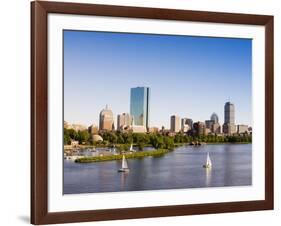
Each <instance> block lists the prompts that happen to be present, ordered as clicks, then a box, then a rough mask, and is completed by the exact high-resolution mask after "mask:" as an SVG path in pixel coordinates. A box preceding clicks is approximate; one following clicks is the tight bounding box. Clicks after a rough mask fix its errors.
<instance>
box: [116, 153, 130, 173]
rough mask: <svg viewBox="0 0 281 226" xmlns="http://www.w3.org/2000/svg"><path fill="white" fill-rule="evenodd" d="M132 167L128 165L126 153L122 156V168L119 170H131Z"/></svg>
mask: <svg viewBox="0 0 281 226" xmlns="http://www.w3.org/2000/svg"><path fill="white" fill-rule="evenodd" d="M129 171H130V169H129V167H128V163H127V160H126V158H125V155H123V158H122V168H120V169H119V170H118V172H129Z"/></svg>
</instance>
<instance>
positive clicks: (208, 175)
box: [205, 168, 212, 187]
mask: <svg viewBox="0 0 281 226" xmlns="http://www.w3.org/2000/svg"><path fill="white" fill-rule="evenodd" d="M205 171H206V187H210V185H211V181H212V168H205Z"/></svg>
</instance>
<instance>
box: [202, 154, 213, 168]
mask: <svg viewBox="0 0 281 226" xmlns="http://www.w3.org/2000/svg"><path fill="white" fill-rule="evenodd" d="M203 167H204V168H212V161H211V158H210V155H209V152H208V154H207V160H206V164H205V165H203Z"/></svg>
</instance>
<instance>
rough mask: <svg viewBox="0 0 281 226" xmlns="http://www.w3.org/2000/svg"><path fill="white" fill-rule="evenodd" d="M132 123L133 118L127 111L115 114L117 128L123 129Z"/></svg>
mask: <svg viewBox="0 0 281 226" xmlns="http://www.w3.org/2000/svg"><path fill="white" fill-rule="evenodd" d="M132 123H133V118H132V117H131V115H130V114H128V113H122V114H121V115H118V116H117V129H118V130H124V129H126V128H129V127H130V126H131V125H132Z"/></svg>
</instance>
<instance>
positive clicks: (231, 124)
mask: <svg viewBox="0 0 281 226" xmlns="http://www.w3.org/2000/svg"><path fill="white" fill-rule="evenodd" d="M234 114H235V110H234V104H232V103H230V102H226V103H225V105H224V124H223V132H224V133H225V134H233V133H235V132H236V126H235V115H234Z"/></svg>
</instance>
